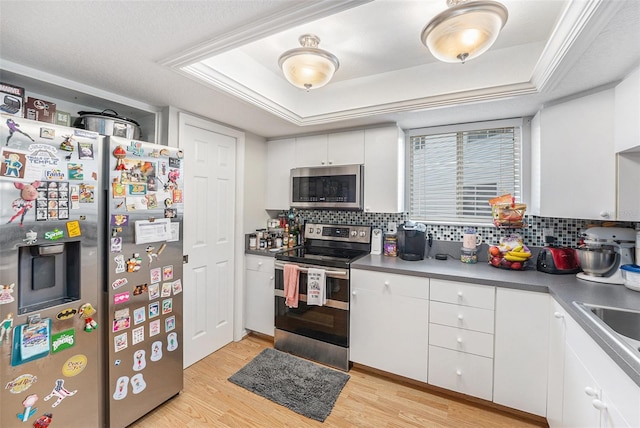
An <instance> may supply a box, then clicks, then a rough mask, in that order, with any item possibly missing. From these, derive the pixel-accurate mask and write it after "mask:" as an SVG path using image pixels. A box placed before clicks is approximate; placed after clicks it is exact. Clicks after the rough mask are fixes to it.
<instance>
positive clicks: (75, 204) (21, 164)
mask: <svg viewBox="0 0 640 428" xmlns="http://www.w3.org/2000/svg"><path fill="white" fill-rule="evenodd" d="M0 120H1V122H0V323H1V324H0V334H1V336H0V339H1V340H0V426H2V427H3V428H9V427H26V426H28V427H31V426H33V424H34V423H36V421H38V423H39V424H40V425H41V426H46V424H47V423H51V426H52V427H55V426H67V427H72V426H92V427H93V426H100V424H101V423H102V420H101V408H102V407H103V406H101V400H102V399H103V396H104V392H103V390H102V389H101V385H103V384H104V382H103V374H102V373H103V371H102V369H103V361H104V357H103V354H102V353H101V352H100V349H101V348H100V343H101V339H102V337H103V336H102V330H103V329H104V328H105V326H104V325H102V323H100V322H99V318H100V317H101V316H104V315H105V311H104V309H102V306H101V298H102V293H101V292H100V291H101V289H100V284H101V271H100V269H101V265H100V259H99V257H98V254H99V253H100V247H101V245H102V242H101V239H102V235H101V230H102V227H101V219H100V206H101V202H102V195H101V193H100V191H99V189H100V183H99V174H100V169H101V155H100V150H99V149H100V146H101V144H102V141H103V139H102V137H100V136H99V135H98V134H96V133H93V132H87V131H84V130H78V129H75V130H74V129H70V128H63V127H59V126H54V125H51V124H49V123H42V122H32V121H29V120H26V119H21V118H18V117H14V116H5V115H3V116H2V117H1V118H0ZM96 320H97V321H96ZM90 324H93V326H89V327H87V326H88V325H90Z"/></svg>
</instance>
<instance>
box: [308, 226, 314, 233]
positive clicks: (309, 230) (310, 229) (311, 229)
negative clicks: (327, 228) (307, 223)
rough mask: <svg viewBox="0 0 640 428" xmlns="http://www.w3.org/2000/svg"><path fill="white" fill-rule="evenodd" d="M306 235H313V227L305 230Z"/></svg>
mask: <svg viewBox="0 0 640 428" xmlns="http://www.w3.org/2000/svg"><path fill="white" fill-rule="evenodd" d="M307 233H308V234H309V235H313V227H310V228H309V229H307Z"/></svg>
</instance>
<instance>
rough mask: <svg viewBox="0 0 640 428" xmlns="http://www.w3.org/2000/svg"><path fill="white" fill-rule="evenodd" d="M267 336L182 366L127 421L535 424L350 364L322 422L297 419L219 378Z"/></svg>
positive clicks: (178, 425)
mask: <svg viewBox="0 0 640 428" xmlns="http://www.w3.org/2000/svg"><path fill="white" fill-rule="evenodd" d="M267 347H272V343H271V342H268V341H266V340H265V339H264V338H262V337H256V336H251V335H250V336H248V337H247V338H245V339H244V340H242V341H240V342H237V343H231V344H229V345H227V346H225V347H224V348H222V349H220V350H219V351H217V352H215V353H213V354H211V355H210V356H208V357H207V358H205V359H203V360H202V361H199V362H198V363H196V364H194V365H192V366H191V367H189V368H187V369H186V370H185V371H184V391H183V392H182V394H180V395H179V396H177V397H175V398H173V399H172V400H170V401H168V402H167V403H165V404H163V405H162V406H160V407H159V408H158V409H156V410H154V411H153V412H152V413H150V414H149V415H147V416H145V417H144V418H142V419H140V420H139V421H138V422H136V423H135V424H133V425H132V427H135V428H147V427H148V428H151V427H153V428H194V427H301V428H302V427H372V428H373V427H375V428H379V427H491V428H493V427H540V426H545V425H540V424H536V423H535V422H532V421H528V420H523V419H519V418H517V417H515V416H512V415H509V414H507V413H503V412H500V411H498V410H495V409H490V408H486V407H484V406H482V405H477V404H473V403H468V402H465V401H462V400H457V399H452V398H451V397H447V396H446V395H443V394H439V393H438V392H435V393H434V392H430V391H427V390H426V389H425V388H421V387H419V386H413V385H410V384H407V383H405V382H399V381H395V380H390V379H388V378H385V377H382V376H379V375H377V374H375V373H371V372H369V371H366V370H363V369H362V368H354V369H352V370H351V371H350V372H349V374H350V375H351V379H349V381H348V382H347V384H346V386H345V387H344V389H343V390H342V393H341V394H340V397H339V398H338V400H337V402H336V405H335V407H334V408H333V411H332V412H331V414H330V415H329V417H328V418H327V419H326V420H325V422H324V423H320V422H317V421H315V420H312V419H308V418H305V417H304V416H301V415H298V414H297V413H295V412H293V411H291V410H289V409H287V408H285V407H282V406H280V405H278V404H275V403H272V402H271V401H269V400H267V399H265V398H262V397H260V396H258V395H256V394H253V393H251V392H249V391H247V390H245V389H244V388H241V387H239V386H237V385H234V384H232V383H231V382H229V381H227V378H229V376H231V375H232V374H234V373H235V372H236V371H238V370H239V369H241V368H242V367H243V366H244V365H245V364H247V363H248V362H249V361H251V360H252V359H253V358H254V357H255V356H256V355H258V354H259V353H260V351H262V350H263V349H264V348H267Z"/></svg>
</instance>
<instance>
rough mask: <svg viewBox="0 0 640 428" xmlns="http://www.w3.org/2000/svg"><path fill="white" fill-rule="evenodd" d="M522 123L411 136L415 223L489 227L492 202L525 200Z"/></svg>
mask: <svg viewBox="0 0 640 428" xmlns="http://www.w3.org/2000/svg"><path fill="white" fill-rule="evenodd" d="M520 124H521V121H520V120H513V121H496V122H493V123H492V122H489V123H482V124H468V125H460V126H455V127H438V128H426V129H416V130H412V131H410V132H409V133H408V136H409V144H408V147H409V172H408V174H409V177H408V178H409V179H408V182H409V203H410V208H409V216H410V218H411V219H412V220H418V221H431V222H448V223H467V224H469V223H474V224H478V223H490V222H491V207H490V206H489V202H488V201H489V199H491V198H494V197H496V196H499V195H503V194H505V193H511V194H512V195H514V196H515V198H516V200H517V201H521V196H522V195H521V190H522V189H521V187H522V180H521V176H522V174H521V171H522V166H521V154H522V144H521V140H522V138H521V129H522V127H521V126H520Z"/></svg>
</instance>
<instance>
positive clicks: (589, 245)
mask: <svg viewBox="0 0 640 428" xmlns="http://www.w3.org/2000/svg"><path fill="white" fill-rule="evenodd" d="M581 236H582V237H583V238H584V245H583V246H581V247H580V248H578V249H576V253H577V254H578V259H579V260H580V267H581V268H582V270H583V272H580V273H579V274H577V277H578V278H580V279H584V280H587V281H593V282H602V283H606V284H624V279H623V278H622V273H621V272H620V266H622V265H625V264H630V263H633V260H634V256H633V247H634V246H635V239H636V232H635V230H633V229H628V228H623V227H590V228H588V229H586V230H585V231H584V232H583V233H582V234H581Z"/></svg>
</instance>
